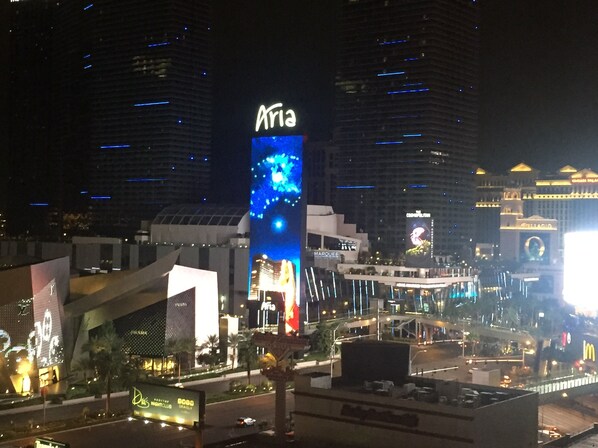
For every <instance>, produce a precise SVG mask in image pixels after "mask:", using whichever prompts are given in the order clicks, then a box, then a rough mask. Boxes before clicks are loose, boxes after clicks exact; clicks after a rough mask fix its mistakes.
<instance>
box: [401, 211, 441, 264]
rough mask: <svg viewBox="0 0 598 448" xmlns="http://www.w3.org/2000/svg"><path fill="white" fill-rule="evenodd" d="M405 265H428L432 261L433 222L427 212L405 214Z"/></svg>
mask: <svg viewBox="0 0 598 448" xmlns="http://www.w3.org/2000/svg"><path fill="white" fill-rule="evenodd" d="M406 218H407V219H406V222H407V229H406V232H407V234H406V238H405V242H406V245H405V246H406V250H405V265H406V266H411V267H420V268H424V267H428V266H430V265H431V263H432V254H433V243H434V227H433V225H434V222H433V220H432V217H431V216H430V214H429V213H421V212H415V213H407V215H406Z"/></svg>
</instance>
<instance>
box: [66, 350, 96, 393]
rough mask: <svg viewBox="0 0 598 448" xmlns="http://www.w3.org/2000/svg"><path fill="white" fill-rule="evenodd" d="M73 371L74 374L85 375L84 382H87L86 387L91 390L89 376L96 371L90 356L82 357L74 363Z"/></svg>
mask: <svg viewBox="0 0 598 448" xmlns="http://www.w3.org/2000/svg"><path fill="white" fill-rule="evenodd" d="M72 370H73V372H81V373H82V374H83V381H84V382H85V386H86V387H87V388H88V389H89V384H88V382H87V378H88V374H89V372H93V371H94V370H95V368H94V365H93V363H92V361H91V359H90V358H89V356H81V357H80V358H78V359H77V360H76V361H74V362H73V368H72Z"/></svg>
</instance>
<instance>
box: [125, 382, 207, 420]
mask: <svg viewBox="0 0 598 448" xmlns="http://www.w3.org/2000/svg"><path fill="white" fill-rule="evenodd" d="M129 403H130V405H131V412H132V414H133V417H137V418H143V419H149V420H157V421H160V422H166V423H172V424H176V425H181V426H186V427H189V428H193V427H194V426H196V425H198V424H202V423H203V421H204V416H205V413H206V394H205V392H204V391H201V390H191V389H181V388H179V387H172V386H159V385H157V384H147V383H136V384H135V385H133V386H132V387H131V389H130V391H129Z"/></svg>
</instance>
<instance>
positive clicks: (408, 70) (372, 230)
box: [333, 0, 479, 254]
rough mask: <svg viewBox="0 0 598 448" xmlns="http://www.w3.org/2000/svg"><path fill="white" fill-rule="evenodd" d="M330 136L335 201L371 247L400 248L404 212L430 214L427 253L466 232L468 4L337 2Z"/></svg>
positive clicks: (470, 136) (474, 76) (470, 125)
mask: <svg viewBox="0 0 598 448" xmlns="http://www.w3.org/2000/svg"><path fill="white" fill-rule="evenodd" d="M340 20H341V22H340V28H339V29H340V42H339V61H338V65H337V78H336V123H335V130H334V144H335V145H336V146H337V148H338V156H337V160H336V168H337V183H336V186H335V188H334V192H333V193H334V199H333V203H334V205H335V209H338V210H339V211H340V212H343V213H345V215H346V216H347V219H348V220H349V221H350V222H355V223H357V225H358V228H360V229H361V230H363V231H366V232H368V234H369V235H370V241H371V243H372V247H373V248H374V249H381V250H385V251H389V252H395V253H399V252H402V251H404V250H405V235H404V232H403V229H405V213H406V212H413V211H416V210H421V211H422V212H425V213H430V214H431V215H432V217H433V218H434V223H435V252H436V253H439V254H448V253H454V252H457V251H460V250H462V249H463V248H464V247H468V246H470V244H471V243H470V241H471V239H472V238H473V237H474V234H473V232H474V179H473V167H474V162H475V159H476V154H477V129H478V113H477V112H478V52H479V35H478V33H479V31H478V6H477V4H476V2H475V1H472V0H458V1H452V0H419V1H405V0H396V1H388V0H361V1H353V0H345V1H344V2H343V5H342V10H341V19H340Z"/></svg>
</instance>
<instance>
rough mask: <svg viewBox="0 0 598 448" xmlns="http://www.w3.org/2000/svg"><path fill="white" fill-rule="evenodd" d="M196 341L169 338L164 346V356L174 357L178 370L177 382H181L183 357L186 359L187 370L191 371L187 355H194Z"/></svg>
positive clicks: (193, 339)
mask: <svg viewBox="0 0 598 448" xmlns="http://www.w3.org/2000/svg"><path fill="white" fill-rule="evenodd" d="M196 346H197V341H196V339H195V338H171V339H168V340H167V341H166V344H164V352H165V354H166V355H174V356H175V358H176V361H177V365H178V369H179V382H180V381H181V364H182V359H183V356H185V357H186V358H187V368H188V370H189V371H190V370H191V363H190V362H189V359H188V356H189V353H195V347H196Z"/></svg>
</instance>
